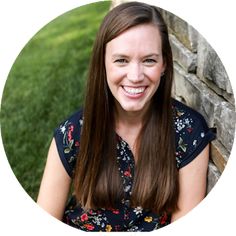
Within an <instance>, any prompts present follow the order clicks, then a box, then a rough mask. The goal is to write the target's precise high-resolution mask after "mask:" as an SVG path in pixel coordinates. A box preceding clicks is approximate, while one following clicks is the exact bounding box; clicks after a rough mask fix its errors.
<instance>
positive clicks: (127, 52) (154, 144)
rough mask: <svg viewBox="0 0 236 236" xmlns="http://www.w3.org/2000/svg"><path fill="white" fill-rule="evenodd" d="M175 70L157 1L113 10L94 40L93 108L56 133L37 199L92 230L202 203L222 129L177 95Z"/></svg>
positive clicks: (148, 224) (151, 223)
mask: <svg viewBox="0 0 236 236" xmlns="http://www.w3.org/2000/svg"><path fill="white" fill-rule="evenodd" d="M172 78H173V61H172V53H171V48H170V44H169V39H168V32H167V27H166V25H165V23H164V21H163V19H162V17H161V15H160V13H159V12H158V10H157V8H156V7H154V6H150V5H147V4H143V3H137V2H130V3H124V4H121V5H119V6H117V7H116V8H114V9H113V10H111V11H110V12H109V13H108V14H107V16H106V17H105V18H104V20H103V22H102V24H101V27H100V29H99V32H98V34H97V38H96V41H95V44H94V49H93V53H92V58H91V63H90V70H89V75H88V84H87V93H86V99H85V104H84V108H83V109H82V110H80V111H79V112H77V113H76V114H74V115H72V116H71V117H70V118H69V119H67V120H66V121H65V122H63V123H62V124H61V125H60V127H59V128H58V129H56V131H55V135H54V138H53V140H52V143H51V147H50V149H49V153H48V159H47V164H46V167H45V171H44V175H43V179H42V183H41V187H40V192H39V196H38V204H39V205H40V206H42V207H43V208H44V209H45V210H46V211H48V212H49V213H50V214H51V215H53V216H54V217H56V218H58V219H59V220H63V221H64V222H65V223H67V224H69V225H71V226H73V227H76V228H78V229H82V230H86V231H151V230H154V229H158V228H161V227H163V226H165V225H167V224H169V223H170V222H171V221H174V220H176V219H178V218H180V217H181V216H183V215H185V214H186V213H187V212H188V211H190V210H191V209H192V208H193V207H195V206H196V205H197V204H198V203H199V202H200V201H201V200H202V199H203V198H204V196H205V191H206V173H207V166H208V159H209V142H210V141H211V140H213V139H214V138H215V136H214V134H213V133H211V131H210V130H209V129H208V127H207V125H206V122H205V120H204V118H203V117H202V116H201V115H200V114H199V113H197V112H196V111H194V110H192V109H191V108H189V107H187V106H185V105H184V104H182V103H180V102H177V101H176V100H174V99H172V98H171V86H172ZM71 183H73V192H72V196H71V197H70V201H69V202H68V203H67V198H68V195H69V192H70V186H71Z"/></svg>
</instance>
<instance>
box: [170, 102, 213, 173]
mask: <svg viewBox="0 0 236 236" xmlns="http://www.w3.org/2000/svg"><path fill="white" fill-rule="evenodd" d="M172 107H173V115H174V130H175V145H176V161H177V166H178V168H181V167H184V166H185V165H187V164H188V163H189V162H191V161H192V160H193V159H194V158H195V157H196V156H197V155H198V154H200V152H201V151H202V150H203V149H204V148H205V146H206V145H207V144H208V143H209V142H210V141H212V140H213V139H215V134H214V132H213V131H212V129H210V128H209V127H208V125H207V122H206V120H205V118H204V117H203V115H202V114H200V113H199V112H198V111H196V110H194V109H193V108H191V107H189V106H187V105H185V104H183V103H181V102H179V101H177V100H174V99H173V105H172Z"/></svg>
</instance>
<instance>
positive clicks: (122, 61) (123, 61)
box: [115, 59, 127, 64]
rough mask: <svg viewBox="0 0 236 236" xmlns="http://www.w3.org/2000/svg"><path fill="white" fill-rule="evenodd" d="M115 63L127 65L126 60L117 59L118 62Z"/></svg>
mask: <svg viewBox="0 0 236 236" xmlns="http://www.w3.org/2000/svg"><path fill="white" fill-rule="evenodd" d="M115 63H119V64H125V63H127V60H126V59H117V60H115Z"/></svg>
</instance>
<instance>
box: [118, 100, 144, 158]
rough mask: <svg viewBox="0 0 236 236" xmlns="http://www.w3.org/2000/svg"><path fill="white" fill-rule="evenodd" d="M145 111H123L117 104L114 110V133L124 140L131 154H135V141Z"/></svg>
mask: <svg viewBox="0 0 236 236" xmlns="http://www.w3.org/2000/svg"><path fill="white" fill-rule="evenodd" d="M145 113H146V110H145V111H137V112H131V111H125V110H124V109H123V108H122V107H121V106H120V105H119V104H118V105H117V106H116V109H115V124H116V127H115V129H116V133H117V134H118V135H119V136H120V137H121V138H122V139H123V140H125V141H126V142H127V143H128V144H129V146H130V148H131V150H132V151H133V154H134V155H135V152H136V140H137V138H138V135H139V133H140V130H141V128H142V125H143V118H144V115H145Z"/></svg>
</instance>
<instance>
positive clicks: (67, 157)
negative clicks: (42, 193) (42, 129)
mask: <svg viewBox="0 0 236 236" xmlns="http://www.w3.org/2000/svg"><path fill="white" fill-rule="evenodd" d="M82 122H83V120H82V110H80V111H78V112H76V113H75V114H73V115H72V116H71V117H70V118H68V119H67V120H66V121H64V122H62V123H61V124H60V125H59V126H58V127H57V128H56V129H55V131H54V139H55V142H56V146H57V150H58V153H59V156H60V159H61V161H62V164H63V166H64V168H65V170H66V172H67V173H68V175H69V176H70V177H73V174H74V169H75V164H76V158H77V154H78V151H79V146H80V133H81V126H82Z"/></svg>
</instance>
